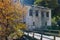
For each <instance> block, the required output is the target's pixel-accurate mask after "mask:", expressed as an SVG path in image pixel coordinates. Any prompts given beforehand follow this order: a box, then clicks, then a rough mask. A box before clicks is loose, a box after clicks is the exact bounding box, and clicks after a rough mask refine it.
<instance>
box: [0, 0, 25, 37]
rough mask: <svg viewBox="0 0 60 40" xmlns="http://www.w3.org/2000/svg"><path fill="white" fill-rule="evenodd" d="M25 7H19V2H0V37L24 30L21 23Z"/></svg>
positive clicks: (9, 0) (12, 0)
mask: <svg viewBox="0 0 60 40" xmlns="http://www.w3.org/2000/svg"><path fill="white" fill-rule="evenodd" d="M23 13H24V14H25V13H26V7H23V8H22V6H21V4H20V2H19V0H17V2H15V3H14V0H0V36H8V35H10V33H12V32H14V31H17V30H19V29H25V28H26V25H25V24H24V23H22V22H21V21H23Z"/></svg>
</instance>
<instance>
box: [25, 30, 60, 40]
mask: <svg viewBox="0 0 60 40" xmlns="http://www.w3.org/2000/svg"><path fill="white" fill-rule="evenodd" d="M41 31H42V30H41ZM44 31H49V32H51V31H57V32H59V30H44ZM26 32H27V33H28V36H29V33H31V32H32V33H33V36H32V38H34V36H35V35H34V33H39V34H40V35H41V36H40V39H39V40H43V35H50V36H53V39H51V40H56V37H60V35H59V34H57V33H49V32H39V31H26ZM47 39H48V38H47Z"/></svg>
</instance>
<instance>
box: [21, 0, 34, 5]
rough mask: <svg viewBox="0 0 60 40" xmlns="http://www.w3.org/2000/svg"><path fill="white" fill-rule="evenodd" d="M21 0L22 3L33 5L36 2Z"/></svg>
mask: <svg viewBox="0 0 60 40" xmlns="http://www.w3.org/2000/svg"><path fill="white" fill-rule="evenodd" d="M20 2H21V4H24V5H33V4H34V0H21V1H20Z"/></svg>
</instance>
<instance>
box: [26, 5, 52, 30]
mask: <svg viewBox="0 0 60 40" xmlns="http://www.w3.org/2000/svg"><path fill="white" fill-rule="evenodd" d="M27 8H28V10H27V14H26V25H27V28H28V29H35V28H41V27H43V26H51V9H49V8H46V7H42V6H27Z"/></svg>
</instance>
